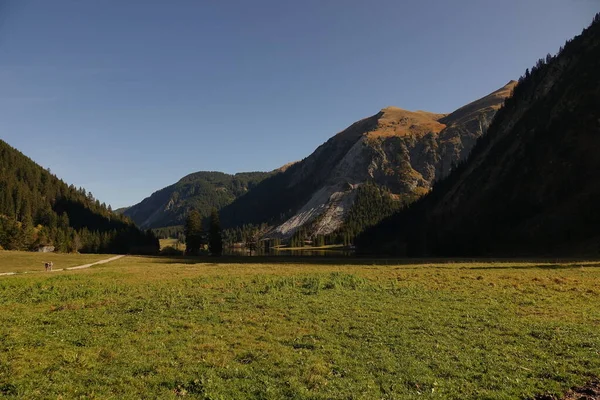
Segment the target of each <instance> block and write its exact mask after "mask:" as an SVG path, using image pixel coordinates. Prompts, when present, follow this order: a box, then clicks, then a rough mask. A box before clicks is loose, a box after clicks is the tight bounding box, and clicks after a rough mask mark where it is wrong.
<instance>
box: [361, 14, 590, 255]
mask: <svg viewBox="0 0 600 400" xmlns="http://www.w3.org/2000/svg"><path fill="white" fill-rule="evenodd" d="M599 121H600V21H598V17H596V18H595V22H594V23H593V24H592V25H591V26H590V27H589V28H588V29H586V30H585V31H584V33H583V34H582V35H581V36H578V37H577V38H575V39H573V40H572V41H568V42H567V43H566V45H565V46H564V48H562V49H561V51H560V53H559V54H558V55H557V56H555V57H546V58H545V59H540V60H539V61H538V63H537V64H536V66H535V67H533V68H532V69H531V71H529V70H528V71H526V72H525V76H524V77H522V78H521V79H520V80H519V84H518V85H517V86H516V87H515V89H514V94H513V96H512V97H511V98H509V99H507V100H506V101H505V104H504V107H503V108H502V109H501V110H499V111H498V113H497V114H496V116H495V118H494V121H493V122H492V125H491V126H490V128H489V130H488V133H487V134H486V135H484V136H483V137H481V138H480V139H479V141H478V142H477V144H476V145H475V147H474V148H473V151H472V152H471V155H470V156H469V158H468V159H467V160H466V161H465V162H462V163H460V164H459V165H458V166H457V167H456V168H455V169H454V170H453V172H452V173H451V174H450V175H449V176H448V177H447V178H446V179H444V180H442V181H440V182H438V183H437V184H436V185H435V186H434V188H433V190H432V191H431V192H430V193H429V194H428V195H426V196H424V197H423V198H421V199H420V200H419V201H417V202H415V203H414V204H413V205H412V206H411V207H409V208H408V209H407V210H405V211H403V212H400V213H398V214H395V215H393V216H392V217H390V218H387V219H386V220H384V221H383V222H382V223H381V224H380V225H378V226H376V227H374V228H372V229H368V230H367V231H365V232H364V233H363V234H362V235H361V236H360V237H359V238H358V240H357V246H358V247H359V250H360V252H363V253H379V254H381V253H385V254H397V255H415V256H423V255H435V256H467V255H469V256H478V255H504V256H505V255H546V254H548V255H549V254H570V255H572V254H596V255H597V254H598V252H599V251H600V245H598V243H600V234H599V233H598V231H597V227H598V226H600V211H599V208H598V205H597V203H598V199H599V198H600V185H598V183H597V182H598V176H600V159H599V158H598V152H599V151H600V122H599Z"/></svg>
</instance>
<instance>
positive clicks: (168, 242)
mask: <svg viewBox="0 0 600 400" xmlns="http://www.w3.org/2000/svg"><path fill="white" fill-rule="evenodd" d="M159 242H160V249H161V250H162V249H164V248H165V247H173V248H174V249H177V250H181V251H184V250H185V243H179V240H177V239H173V238H169V239H159Z"/></svg>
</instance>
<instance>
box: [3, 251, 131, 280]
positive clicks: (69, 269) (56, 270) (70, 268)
mask: <svg viewBox="0 0 600 400" xmlns="http://www.w3.org/2000/svg"><path fill="white" fill-rule="evenodd" d="M123 257H125V256H124V255H121V256H114V257H111V258H107V259H106V260H100V261H96V262H93V263H90V264H83V265H78V266H76V267H69V268H59V269H53V270H52V271H47V272H58V271H71V270H75V269H84V268H89V267H92V266H94V265H99V264H106V263H109V262H111V261H115V260H118V259H119V258H123ZM38 272H44V271H27V272H3V273H0V276H7V275H17V274H33V273H38Z"/></svg>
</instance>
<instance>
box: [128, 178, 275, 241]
mask: <svg viewBox="0 0 600 400" xmlns="http://www.w3.org/2000/svg"><path fill="white" fill-rule="evenodd" d="M270 174H271V173H269V172H242V173H238V174H235V175H229V174H225V173H223V172H210V171H201V172H196V173H193V174H190V175H187V176H185V177H183V178H181V179H180V180H179V181H178V182H177V183H174V184H173V185H170V186H167V187H166V188H164V189H161V190H158V191H156V192H154V193H153V194H152V195H151V196H149V197H147V198H145V199H144V200H142V201H141V202H140V203H139V204H136V205H134V206H132V207H129V208H126V209H124V210H123V214H124V215H126V216H128V217H130V218H131V219H132V220H133V221H134V222H135V223H136V224H137V225H138V226H140V227H141V228H143V229H148V228H162V227H167V226H173V225H182V224H183V223H184V221H185V217H186V216H187V213H188V211H189V210H191V209H195V210H198V211H199V212H200V214H201V215H202V216H204V217H207V216H208V215H210V212H211V210H212V209H213V208H217V209H218V210H220V209H221V208H223V207H224V206H226V205H227V204H229V203H231V202H232V201H233V200H234V199H236V198H237V197H239V196H241V195H243V194H244V193H246V192H247V191H248V190H250V189H252V188H253V187H254V186H256V185H257V184H258V183H259V182H260V181H262V180H263V179H265V178H266V177H267V176H269V175H270Z"/></svg>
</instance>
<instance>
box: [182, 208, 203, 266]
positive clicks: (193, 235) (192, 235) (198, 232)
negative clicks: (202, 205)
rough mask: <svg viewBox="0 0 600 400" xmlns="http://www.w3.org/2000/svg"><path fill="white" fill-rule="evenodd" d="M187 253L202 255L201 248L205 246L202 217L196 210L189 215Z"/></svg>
mask: <svg viewBox="0 0 600 400" xmlns="http://www.w3.org/2000/svg"><path fill="white" fill-rule="evenodd" d="M184 233H185V246H186V248H185V253H186V254H188V255H192V256H196V255H198V254H199V253H200V248H201V247H202V244H203V235H204V232H203V231H202V216H201V215H200V213H199V212H198V211H196V210H192V211H190V213H189V214H188V216H187V218H186V220H185V225H184Z"/></svg>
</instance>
